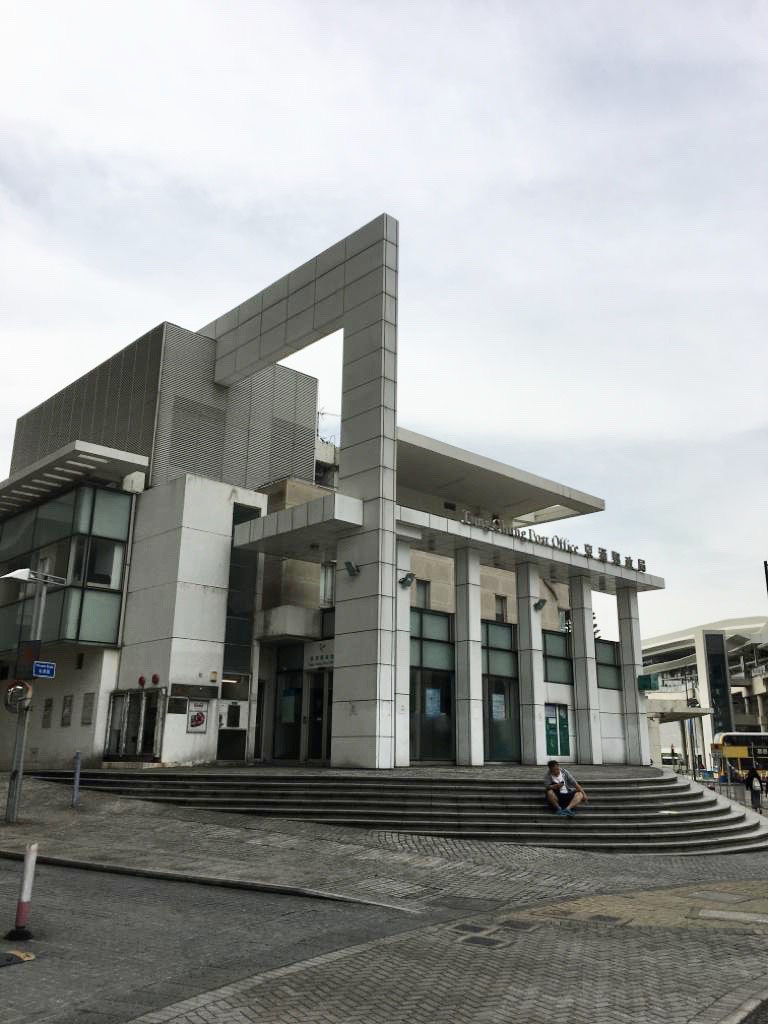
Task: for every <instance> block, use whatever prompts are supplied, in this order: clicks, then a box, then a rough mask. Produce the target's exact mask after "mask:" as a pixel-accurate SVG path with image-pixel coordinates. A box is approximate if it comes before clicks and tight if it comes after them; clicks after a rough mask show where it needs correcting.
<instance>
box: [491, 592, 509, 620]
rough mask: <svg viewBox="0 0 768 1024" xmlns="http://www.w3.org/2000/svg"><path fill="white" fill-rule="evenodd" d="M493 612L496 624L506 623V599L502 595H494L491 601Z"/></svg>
mask: <svg viewBox="0 0 768 1024" xmlns="http://www.w3.org/2000/svg"><path fill="white" fill-rule="evenodd" d="M493 603H494V612H495V615H496V621H497V622H506V621H507V599H506V597H504V596H503V595H502V594H496V595H495V596H494V599H493Z"/></svg>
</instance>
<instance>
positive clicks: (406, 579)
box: [397, 572, 416, 590]
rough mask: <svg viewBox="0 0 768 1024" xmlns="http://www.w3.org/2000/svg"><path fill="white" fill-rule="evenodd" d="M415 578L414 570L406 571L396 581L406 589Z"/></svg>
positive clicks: (411, 584)
mask: <svg viewBox="0 0 768 1024" xmlns="http://www.w3.org/2000/svg"><path fill="white" fill-rule="evenodd" d="M415 579H416V573H415V572H407V573H406V574H405V576H401V577H400V579H399V580H398V581H397V582H398V583H399V584H400V586H401V587H403V589H404V590H407V589H408V587H411V586H413V581H414V580H415Z"/></svg>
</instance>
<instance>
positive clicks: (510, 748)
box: [483, 676, 522, 761]
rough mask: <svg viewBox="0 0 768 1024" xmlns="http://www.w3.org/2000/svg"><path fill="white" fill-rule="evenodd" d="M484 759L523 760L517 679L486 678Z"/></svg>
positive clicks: (484, 682) (484, 681)
mask: <svg viewBox="0 0 768 1024" xmlns="http://www.w3.org/2000/svg"><path fill="white" fill-rule="evenodd" d="M483 684H484V689H485V751H486V753H485V760H486V761H520V760H521V756H522V755H521V749H520V697H519V691H518V684H517V680H516V679H509V678H505V677H503V676H486V677H485V679H484V680H483Z"/></svg>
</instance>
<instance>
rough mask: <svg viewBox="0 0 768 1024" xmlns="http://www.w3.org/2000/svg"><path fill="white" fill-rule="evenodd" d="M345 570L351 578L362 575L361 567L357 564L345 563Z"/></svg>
mask: <svg viewBox="0 0 768 1024" xmlns="http://www.w3.org/2000/svg"><path fill="white" fill-rule="evenodd" d="M344 568H345V569H346V570H347V572H348V573H349V575H350V576H359V575H360V566H359V565H358V564H357V562H345V563H344Z"/></svg>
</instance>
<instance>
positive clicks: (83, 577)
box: [0, 486, 132, 656]
mask: <svg viewBox="0 0 768 1024" xmlns="http://www.w3.org/2000/svg"><path fill="white" fill-rule="evenodd" d="M131 506H132V498H131V495H130V494H126V493H124V492H123V491H112V490H107V489H105V488H101V487H92V486H83V487H77V488H74V489H73V490H71V491H67V492H65V493H64V494H60V495H58V496H57V497H55V498H52V499H51V500H50V501H47V502H45V503H43V504H41V505H38V506H37V507H36V508H32V509H28V510H26V511H25V512H21V513H19V514H18V515H15V516H13V517H12V518H10V519H6V520H5V522H3V523H2V524H0V575H3V574H5V573H8V572H12V571H13V570H15V569H25V568H29V569H35V570H36V571H38V572H45V573H48V574H50V575H53V576H61V577H62V578H63V579H65V580H66V581H67V582H66V585H64V586H62V587H50V588H49V590H48V595H47V599H46V605H45V615H44V618H43V624H42V637H41V639H42V642H43V643H52V642H54V641H59V640H72V641H76V642H79V643H93V644H104V645H108V646H109V645H114V644H116V643H117V633H118V626H119V621H120V607H121V602H122V586H123V568H124V565H125V548H126V543H127V541H128V531H129V528H130V520H131ZM34 589H35V588H34V584H19V583H18V582H17V581H13V580H0V656H1V655H2V654H4V653H6V652H14V651H15V650H16V649H17V648H18V646H19V645H20V644H23V643H24V642H25V641H28V640H29V639H30V630H31V626H32V603H33V597H34ZM6 656H7V654H6Z"/></svg>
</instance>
